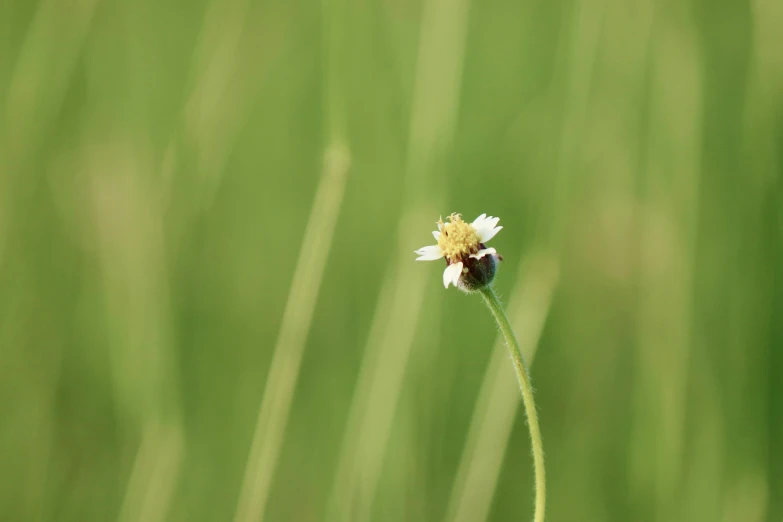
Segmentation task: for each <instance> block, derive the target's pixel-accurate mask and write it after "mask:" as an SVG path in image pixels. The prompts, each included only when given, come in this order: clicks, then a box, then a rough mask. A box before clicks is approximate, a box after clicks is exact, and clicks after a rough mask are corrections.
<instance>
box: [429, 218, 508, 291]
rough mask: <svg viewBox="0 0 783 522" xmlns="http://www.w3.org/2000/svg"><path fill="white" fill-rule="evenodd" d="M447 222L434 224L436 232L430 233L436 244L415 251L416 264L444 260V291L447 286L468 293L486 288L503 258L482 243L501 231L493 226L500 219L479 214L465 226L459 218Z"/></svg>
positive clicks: (440, 221)
mask: <svg viewBox="0 0 783 522" xmlns="http://www.w3.org/2000/svg"><path fill="white" fill-rule="evenodd" d="M448 219H449V222H448V223H444V222H443V219H440V220H438V223H437V224H438V230H436V231H434V232H433V233H432V235H433V236H435V239H436V240H437V241H438V244H437V245H432V246H425V247H422V248H420V249H418V250H416V252H415V253H416V254H418V255H419V257H418V258H417V259H416V261H435V260H437V259H440V258H442V257H444V258H446V265H447V266H446V270H444V271H443V285H444V286H445V287H446V288H448V287H449V284H450V283H451V284H454V286H456V287H458V288H460V289H462V290H464V291H466V292H472V291H474V290H478V289H479V288H481V287H484V286H486V285H488V284H489V283H491V282H492V279H494V277H495V268H496V265H497V261H500V260H502V259H503V258H502V257H501V256H499V255H498V254H497V252H496V251H495V249H494V248H487V247H486V246H485V245H484V243H486V242H487V241H489V240H490V239H492V238H493V237H495V234H497V233H498V232H500V229H502V228H503V227H499V226H497V224H498V221H500V218H496V217H492V216H489V217H487V215H486V214H481V215H480V216H479V217H477V218H476V219H475V220H474V221H473V223H466V222H465V221H462V217H461V216H460V215H459V214H452V215H450V216H449V218H448Z"/></svg>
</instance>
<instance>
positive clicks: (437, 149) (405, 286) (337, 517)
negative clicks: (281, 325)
mask: <svg viewBox="0 0 783 522" xmlns="http://www.w3.org/2000/svg"><path fill="white" fill-rule="evenodd" d="M468 7H469V1H468V0H456V1H451V0H428V1H427V2H425V5H424V14H423V17H422V23H421V30H420V34H421V37H420V45H419V51H418V58H417V60H418V62H417V68H416V76H415V79H414V91H413V103H412V107H411V129H410V135H409V142H408V165H407V168H406V173H405V182H404V193H405V194H406V195H407V196H408V197H409V198H410V203H409V204H410V205H411V206H410V207H409V209H408V210H405V211H403V212H402V217H401V219H400V221H399V224H398V232H397V237H398V242H399V244H398V248H397V253H396V255H395V256H394V259H393V264H392V268H391V269H390V271H389V273H388V275H387V276H386V277H385V279H384V286H383V291H382V293H381V297H380V299H379V301H378V304H377V306H376V309H375V314H374V316H373V319H372V326H371V329H370V336H369V338H368V342H367V347H366V349H365V355H364V358H363V360H362V365H361V369H360V371H359V379H358V382H357V386H356V390H355V392H354V395H353V399H352V400H351V408H350V413H349V417H348V422H347V426H346V431H345V437H344V439H343V443H342V446H341V450H340V454H339V457H338V461H337V469H336V472H335V480H334V481H333V484H334V485H333V490H332V492H331V494H330V499H329V505H328V508H327V509H328V512H327V520H329V521H332V522H346V521H360V522H361V521H366V520H370V518H371V517H372V507H373V503H374V500H375V495H376V491H377V487H378V481H379V480H380V476H381V468H382V464H383V459H384V457H385V455H386V449H387V444H388V440H389V436H390V432H391V424H392V419H393V416H394V412H395V410H396V407H397V402H398V400H399V396H400V389H401V385H402V380H403V376H404V373H405V368H406V366H407V361H408V358H409V355H410V351H411V347H412V346H413V339H414V334H415V331H416V327H417V324H418V318H419V313H420V310H421V306H422V302H423V300H424V292H425V288H426V287H427V285H426V283H425V279H424V275H423V274H421V273H417V272H415V271H407V270H406V271H405V272H404V273H403V272H402V270H401V269H400V268H397V267H400V266H407V264H408V262H409V261H410V250H412V248H413V247H412V245H411V244H410V243H409V242H408V241H407V238H408V235H409V231H410V230H412V229H414V228H415V227H416V225H418V224H420V223H421V222H422V221H423V220H426V219H427V218H426V216H431V215H434V214H437V211H436V210H434V209H435V207H436V206H437V205H436V204H435V203H436V202H437V201H436V200H437V199H438V197H439V196H438V195H437V194H432V195H430V196H429V197H428V196H424V195H423V194H429V193H428V192H427V190H426V189H427V187H429V186H430V185H429V184H430V182H431V180H433V179H434V176H433V170H437V169H439V168H441V167H442V158H443V156H444V155H445V154H446V152H447V151H448V147H449V146H450V144H451V142H452V136H453V133H454V125H455V122H456V117H457V106H458V102H459V89H460V85H461V76H462V65H463V59H464V46H465V34H466V30H467V15H468Z"/></svg>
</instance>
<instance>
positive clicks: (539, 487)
mask: <svg viewBox="0 0 783 522" xmlns="http://www.w3.org/2000/svg"><path fill="white" fill-rule="evenodd" d="M479 292H480V293H481V297H483V298H484V302H485V303H486V304H487V307H488V308H489V309H490V311H491V312H492V315H493V316H494V317H495V320H496V321H497V323H498V326H499V327H500V331H501V332H503V337H504V338H505V341H506V347H507V348H508V351H509V353H510V354H511V359H512V361H513V362H514V370H515V371H516V374H517V380H518V381H519V390H520V391H521V392H522V402H523V403H524V405H525V412H526V414H527V425H528V427H529V428H530V442H531V444H532V446H533V471H534V473H535V479H536V505H535V518H534V520H535V522H544V511H545V508H546V473H545V471H544V446H543V444H542V443H541V429H540V428H539V426H538V414H537V413H536V402H535V399H534V398H533V387H532V386H531V384H530V375H528V372H527V366H525V361H524V359H523V357H522V352H521V351H520V349H519V343H517V338H516V337H515V336H514V331H513V330H512V329H511V325H510V324H509V322H508V317H506V312H505V311H504V310H503V305H501V304H500V301H499V300H498V296H497V295H495V291H494V290H493V289H492V287H491V286H490V285H487V286H485V287H484V288H482V289H481V290H479Z"/></svg>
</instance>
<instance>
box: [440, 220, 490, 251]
mask: <svg viewBox="0 0 783 522" xmlns="http://www.w3.org/2000/svg"><path fill="white" fill-rule="evenodd" d="M438 225H439V226H438V228H440V237H439V238H438V246H439V247H440V249H441V250H443V253H444V254H445V255H446V258H447V259H448V260H449V261H450V262H452V263H456V262H459V261H462V260H463V259H465V258H467V257H468V256H469V255H470V254H475V253H476V252H478V251H479V243H480V241H479V237H478V234H476V229H474V228H473V226H472V225H471V224H470V223H465V222H464V221H462V217H461V216H460V215H459V214H452V215H450V216H449V222H448V223H444V222H443V220H442V219H441V220H440V221H439V222H438Z"/></svg>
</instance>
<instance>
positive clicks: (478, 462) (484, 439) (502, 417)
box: [445, 253, 558, 522]
mask: <svg viewBox="0 0 783 522" xmlns="http://www.w3.org/2000/svg"><path fill="white" fill-rule="evenodd" d="M557 280H558V262H557V260H556V259H554V258H553V257H552V256H551V255H549V254H544V253H536V254H530V255H528V256H526V258H525V259H523V260H522V262H521V263H520V265H519V270H518V276H517V284H516V285H515V287H514V289H513V290H512V291H511V293H510V295H512V296H516V297H515V298H514V300H512V301H511V303H509V317H510V320H511V323H512V326H513V328H514V331H515V332H516V334H517V337H518V339H519V344H520V346H521V348H522V351H523V353H524V356H525V359H526V360H527V361H528V364H529V365H531V366H532V364H533V360H534V358H535V354H536V349H537V347H538V340H539V339H540V337H541V332H542V331H543V328H544V324H545V322H546V318H547V315H548V314H549V307H550V303H551V300H552V294H553V293H554V290H555V287H556V286H557ZM507 359H508V356H507V354H506V351H505V349H504V346H503V339H502V338H499V339H498V340H497V341H496V342H495V345H494V347H493V350H492V356H491V358H490V362H489V365H488V366H487V370H486V372H485V374H484V380H483V382H482V384H481V390H480V392H479V397H478V400H477V401H476V406H475V408H474V410H473V419H472V420H471V423H470V431H469V432H468V438H467V442H466V444H465V449H464V451H463V453H462V458H461V460H460V464H459V468H458V471H457V476H456V479H455V480H454V485H453V488H452V493H451V498H450V500H449V507H448V509H447V512H446V519H445V520H446V521H454V522H483V521H485V520H487V518H488V516H489V509H490V506H491V505H492V498H493V496H494V492H495V485H496V483H497V479H498V476H499V475H500V470H501V468H502V466H503V455H504V454H505V452H506V447H507V446H508V441H509V438H510V436H511V428H512V427H513V424H514V420H515V419H516V416H517V410H518V409H519V404H520V398H519V385H518V383H517V381H516V379H515V378H514V374H513V372H512V371H511V370H510V369H509V364H508V360H507Z"/></svg>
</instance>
